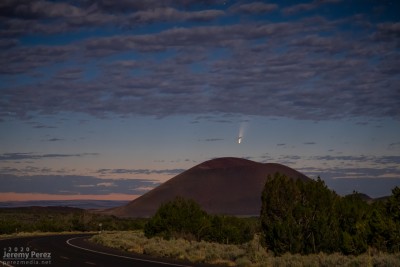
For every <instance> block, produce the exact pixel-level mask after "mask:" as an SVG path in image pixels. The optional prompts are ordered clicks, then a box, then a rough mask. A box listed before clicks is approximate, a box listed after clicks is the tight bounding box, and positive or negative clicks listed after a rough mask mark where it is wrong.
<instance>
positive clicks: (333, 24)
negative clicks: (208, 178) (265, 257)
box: [0, 0, 400, 201]
mask: <svg viewBox="0 0 400 267" xmlns="http://www.w3.org/2000/svg"><path fill="white" fill-rule="evenodd" d="M0 25H1V27H0V92H1V94H0V201H7V200H26V199H129V200H130V199H134V198H135V197H137V196H138V195H141V194H143V193H144V192H146V190H149V189H151V188H153V187H154V186H156V185H158V184H159V183H162V182H164V181H166V180H167V179H169V178H172V177H173V176H175V175H176V174H179V173H181V172H183V171H184V170H186V169H188V168H190V167H192V166H194V165H196V164H199V163H201V162H203V161H206V160H209V159H212V158H215V157H224V156H229V157H243V158H247V159H250V160H254V161H258V162H277V163H282V164H285V165H288V166H289V167H292V168H294V169H296V170H298V171H300V172H303V173H304V174H306V175H309V176H310V177H312V178H316V177H317V176H321V178H323V179H324V180H325V181H326V183H327V184H328V186H329V187H330V188H332V189H334V190H336V191H337V192H338V193H340V194H347V193H351V192H352V191H353V190H357V191H360V192H364V193H367V194H368V195H370V196H372V197H380V196H384V195H389V194H390V192H391V189H392V188H393V187H394V186H396V185H397V186H400V2H399V1H389V0H387V1H385V0H358V1H355V0H354V1H351V0H346V1H345V0H343V1H341V0H314V1H272V0H271V1H258V2H257V1H255V2H252V1H229V0H225V1H224V0H204V1H195V0H165V1H159V0H146V1H145V0H122V1H111V0H100V1H94V0H71V1H44V0H2V1H1V2H0ZM239 135H242V136H243V140H242V143H241V144H238V143H237V138H238V136H239Z"/></svg>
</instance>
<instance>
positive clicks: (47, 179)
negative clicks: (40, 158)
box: [0, 174, 159, 195]
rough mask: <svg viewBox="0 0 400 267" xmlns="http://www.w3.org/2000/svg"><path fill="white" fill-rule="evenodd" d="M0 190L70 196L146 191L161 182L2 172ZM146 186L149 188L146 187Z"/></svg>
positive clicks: (140, 192) (139, 192)
mask: <svg viewBox="0 0 400 267" xmlns="http://www.w3.org/2000/svg"><path fill="white" fill-rule="evenodd" d="M0 182H1V184H2V186H1V188H0V192H1V193H6V192H15V193H40V194H57V195H62V194H71V195H86V194H93V195H102V194H112V193H120V194H143V193H144V192H145V191H148V190H149V189H152V188H154V187H155V186H157V185H158V184H159V183H158V182H155V181H151V180H143V179H100V178H97V177H92V176H74V175H63V176H57V175H32V176H24V175H22V176H16V175H10V174H0ZM145 189H146V190H145Z"/></svg>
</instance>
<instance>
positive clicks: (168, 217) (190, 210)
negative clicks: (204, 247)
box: [144, 197, 209, 240]
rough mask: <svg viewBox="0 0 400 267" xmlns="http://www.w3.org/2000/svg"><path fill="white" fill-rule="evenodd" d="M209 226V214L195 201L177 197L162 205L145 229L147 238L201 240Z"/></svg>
mask: <svg viewBox="0 0 400 267" xmlns="http://www.w3.org/2000/svg"><path fill="white" fill-rule="evenodd" d="M208 225H209V218H208V214H207V213H206V212H205V211H204V210H203V209H202V208H201V207H200V206H199V205H198V204H197V203H196V202H194V201H193V200H186V199H184V198H182V197H176V198H175V199H174V200H172V201H170V202H168V203H165V204H163V205H161V207H160V208H159V209H158V210H157V212H156V214H155V215H154V216H153V217H152V218H151V219H150V220H149V221H148V222H147V224H146V225H145V228H144V233H145V235H146V237H153V236H161V237H163V238H165V239H170V238H178V237H184V238H187V239H197V240H200V239H201V238H202V236H203V234H204V233H205V231H206V228H207V227H208Z"/></svg>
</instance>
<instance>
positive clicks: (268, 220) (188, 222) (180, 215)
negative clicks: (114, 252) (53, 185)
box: [144, 173, 400, 255]
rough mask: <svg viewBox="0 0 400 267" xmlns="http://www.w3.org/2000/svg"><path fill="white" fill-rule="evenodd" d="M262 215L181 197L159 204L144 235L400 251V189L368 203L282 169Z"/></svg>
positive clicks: (304, 249)
mask: <svg viewBox="0 0 400 267" xmlns="http://www.w3.org/2000/svg"><path fill="white" fill-rule="evenodd" d="M261 201H262V209H261V214H260V217H259V218H237V217H231V216H220V215H209V214H207V213H206V212H205V211H204V210H202V208H201V207H200V206H199V205H198V204H197V203H196V202H194V201H193V200H186V199H183V198H181V197H177V198H176V199H174V200H172V201H170V202H168V203H165V204H163V205H161V207H160V208H159V209H158V211H157V212H156V214H155V215H154V216H153V217H152V218H151V219H150V220H149V221H148V222H147V223H146V225H145V227H144V233H145V236H146V237H148V238H150V237H154V236H160V237H162V238H164V239H178V238H184V239H186V240H197V241H200V240H204V241H210V242H218V243H231V244H243V243H245V242H248V241H250V240H252V239H253V237H254V235H255V234H259V235H260V236H261V240H262V241H261V243H262V245H264V246H265V247H266V248H267V250H268V251H271V252H273V253H274V254H275V255H282V254H284V253H292V254H303V255H304V254H313V253H320V252H324V253H334V252H340V253H343V254H344V255H359V254H362V253H365V252H366V251H367V250H368V249H369V248H372V249H375V251H381V252H389V253H398V252H400V188H398V187H396V188H394V189H393V191H392V195H391V196H390V197H389V198H388V199H386V200H382V201H375V202H373V203H367V202H366V201H365V200H363V198H362V195H361V194H358V193H356V192H354V193H353V194H351V195H348V196H345V197H341V196H339V195H337V194H336V193H335V192H334V191H332V190H330V189H328V188H327V186H326V185H325V183H324V182H323V181H322V180H321V179H320V178H318V179H317V180H310V181H303V180H300V179H298V180H294V179H291V178H288V177H287V176H285V175H281V174H279V173H277V174H275V175H274V176H273V177H271V176H270V177H268V179H267V182H266V184H265V187H264V190H263V192H262V197H261Z"/></svg>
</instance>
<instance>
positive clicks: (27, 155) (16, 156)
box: [0, 153, 99, 161]
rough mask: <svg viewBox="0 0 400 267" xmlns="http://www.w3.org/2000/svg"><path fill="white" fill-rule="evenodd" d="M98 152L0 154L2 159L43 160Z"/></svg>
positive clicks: (93, 154) (92, 154) (94, 154)
mask: <svg viewBox="0 0 400 267" xmlns="http://www.w3.org/2000/svg"><path fill="white" fill-rule="evenodd" d="M97 155H99V154H98V153H80V154H36V153H3V154H0V161H16V160H41V159H48V158H69V157H86V156H97Z"/></svg>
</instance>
